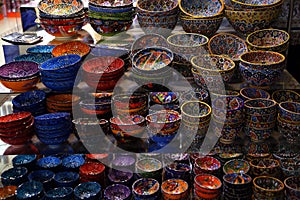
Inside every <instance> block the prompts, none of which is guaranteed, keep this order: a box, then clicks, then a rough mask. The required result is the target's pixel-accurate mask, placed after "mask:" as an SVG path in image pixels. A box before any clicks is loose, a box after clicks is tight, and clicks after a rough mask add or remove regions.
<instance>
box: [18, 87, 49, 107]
mask: <svg viewBox="0 0 300 200" xmlns="http://www.w3.org/2000/svg"><path fill="white" fill-rule="evenodd" d="M45 100H46V93H45V92H44V91H42V90H33V91H28V92H23V93H21V94H19V95H17V96H16V97H14V98H13V99H12V104H13V106H14V107H16V108H23V109H30V108H38V107H39V106H44V105H42V104H43V103H45V102H44V101H45Z"/></svg>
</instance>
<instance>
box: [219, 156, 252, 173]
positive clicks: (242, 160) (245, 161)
mask: <svg viewBox="0 0 300 200" xmlns="http://www.w3.org/2000/svg"><path fill="white" fill-rule="evenodd" d="M234 161H241V162H244V163H245V164H246V165H247V166H248V167H247V168H248V170H247V171H246V172H243V174H247V173H248V172H249V170H250V164H249V162H248V161H247V160H244V159H239V158H238V159H232V160H229V161H227V162H226V163H224V165H223V172H224V174H228V173H226V169H225V166H226V165H228V164H229V163H231V162H234Z"/></svg>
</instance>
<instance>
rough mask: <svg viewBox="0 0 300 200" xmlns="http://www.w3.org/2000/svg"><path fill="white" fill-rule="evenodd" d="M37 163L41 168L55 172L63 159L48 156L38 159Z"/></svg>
mask: <svg viewBox="0 0 300 200" xmlns="http://www.w3.org/2000/svg"><path fill="white" fill-rule="evenodd" d="M36 164H37V166H38V167H39V168H40V169H46V170H51V171H54V172H55V171H57V170H58V168H59V167H60V165H61V159H60V158H58V157H55V156H46V157H43V158H40V159H39V160H37V162H36Z"/></svg>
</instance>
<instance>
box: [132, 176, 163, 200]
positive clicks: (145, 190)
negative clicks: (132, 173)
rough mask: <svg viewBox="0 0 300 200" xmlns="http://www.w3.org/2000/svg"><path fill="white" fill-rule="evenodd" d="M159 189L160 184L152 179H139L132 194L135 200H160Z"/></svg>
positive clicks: (133, 186)
mask: <svg viewBox="0 0 300 200" xmlns="http://www.w3.org/2000/svg"><path fill="white" fill-rule="evenodd" d="M159 189H160V185H159V182H158V181H157V180H155V179H152V178H141V179H138V180H136V181H135V182H134V183H133V185H132V193H133V196H134V198H135V199H147V200H152V199H153V200H154V199H158V197H159Z"/></svg>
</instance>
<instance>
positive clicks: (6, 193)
mask: <svg viewBox="0 0 300 200" xmlns="http://www.w3.org/2000/svg"><path fill="white" fill-rule="evenodd" d="M16 190H17V186H15V185H8V186H3V187H2V188H0V197H1V198H3V199H10V198H16Z"/></svg>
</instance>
